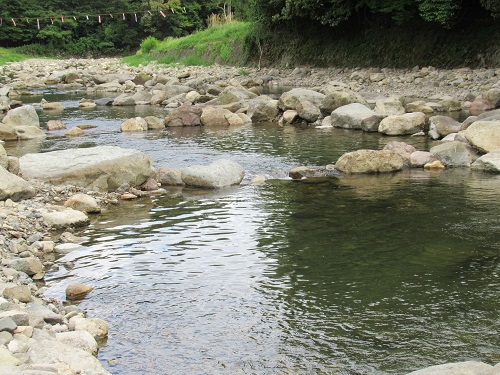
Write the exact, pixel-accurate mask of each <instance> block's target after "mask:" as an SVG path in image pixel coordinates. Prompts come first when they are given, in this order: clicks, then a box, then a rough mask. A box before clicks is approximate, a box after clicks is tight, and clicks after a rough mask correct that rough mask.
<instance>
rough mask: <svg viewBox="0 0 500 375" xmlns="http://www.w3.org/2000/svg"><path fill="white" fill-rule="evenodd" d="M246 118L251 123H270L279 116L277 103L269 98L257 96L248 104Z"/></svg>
mask: <svg viewBox="0 0 500 375" xmlns="http://www.w3.org/2000/svg"><path fill="white" fill-rule="evenodd" d="M247 114H248V116H249V117H250V118H251V119H252V122H257V123H258V122H272V121H275V120H276V118H277V117H278V114H279V108H278V101H277V100H273V99H272V98H270V97H269V96H265V95H262V96H259V97H258V98H255V99H252V100H250V101H249V102H248V111H247Z"/></svg>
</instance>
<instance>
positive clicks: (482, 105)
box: [469, 98, 495, 116]
mask: <svg viewBox="0 0 500 375" xmlns="http://www.w3.org/2000/svg"><path fill="white" fill-rule="evenodd" d="M493 108H495V107H494V106H493V105H492V104H491V103H490V102H489V101H488V100H486V99H483V98H476V99H474V101H473V102H472V103H471V105H470V108H469V113H470V114H471V115H473V116H475V115H479V114H481V113H483V112H486V111H489V110H490V109H493Z"/></svg>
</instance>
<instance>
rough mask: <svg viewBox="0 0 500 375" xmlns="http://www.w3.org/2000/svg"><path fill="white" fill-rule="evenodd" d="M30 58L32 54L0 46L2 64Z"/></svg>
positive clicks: (0, 63) (0, 62)
mask: <svg viewBox="0 0 500 375" xmlns="http://www.w3.org/2000/svg"><path fill="white" fill-rule="evenodd" d="M28 58H30V56H28V55H25V54H22V53H19V52H17V51H15V50H13V49H8V48H2V47H0V66H1V65H5V64H6V63H8V62H14V61H23V60H26V59H28Z"/></svg>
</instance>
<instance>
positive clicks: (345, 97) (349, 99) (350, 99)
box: [319, 89, 368, 116]
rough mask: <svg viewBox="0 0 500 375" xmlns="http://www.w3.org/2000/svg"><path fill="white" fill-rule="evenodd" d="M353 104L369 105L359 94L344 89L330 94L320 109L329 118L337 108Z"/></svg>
mask: <svg viewBox="0 0 500 375" xmlns="http://www.w3.org/2000/svg"><path fill="white" fill-rule="evenodd" d="M351 103H360V104H363V105H365V106H366V105H368V103H367V102H366V100H365V99H364V98H363V97H362V96H361V95H359V94H358V93H357V92H354V91H351V90H348V89H344V90H339V91H333V92H330V93H328V94H327V95H326V96H325V97H324V98H323V100H322V101H321V104H320V107H319V108H320V110H321V113H322V114H323V115H324V116H328V115H330V114H331V113H332V112H333V111H334V110H336V109H337V108H339V107H342V106H344V105H347V104H351Z"/></svg>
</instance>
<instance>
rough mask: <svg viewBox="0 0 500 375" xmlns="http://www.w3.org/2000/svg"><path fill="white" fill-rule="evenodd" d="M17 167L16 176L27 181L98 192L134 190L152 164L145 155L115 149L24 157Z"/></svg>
mask: <svg viewBox="0 0 500 375" xmlns="http://www.w3.org/2000/svg"><path fill="white" fill-rule="evenodd" d="M19 164H20V174H21V175H22V176H23V177H24V178H26V179H28V180H36V181H44V182H48V183H51V184H53V185H74V186H80V187H84V188H88V189H91V190H100V191H114V190H116V189H117V188H118V187H120V186H122V185H123V184H129V185H130V186H137V185H140V184H142V183H143V182H144V181H146V180H147V179H148V178H149V177H151V176H152V175H153V174H154V168H153V161H152V160H151V158H150V157H149V156H147V155H146V154H145V153H143V152H141V151H137V150H131V149H125V148H121V147H116V146H97V147H90V148H76V149H68V150H61V151H52V152H46V153H43V154H26V155H24V156H22V157H21V158H20V159H19Z"/></svg>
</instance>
